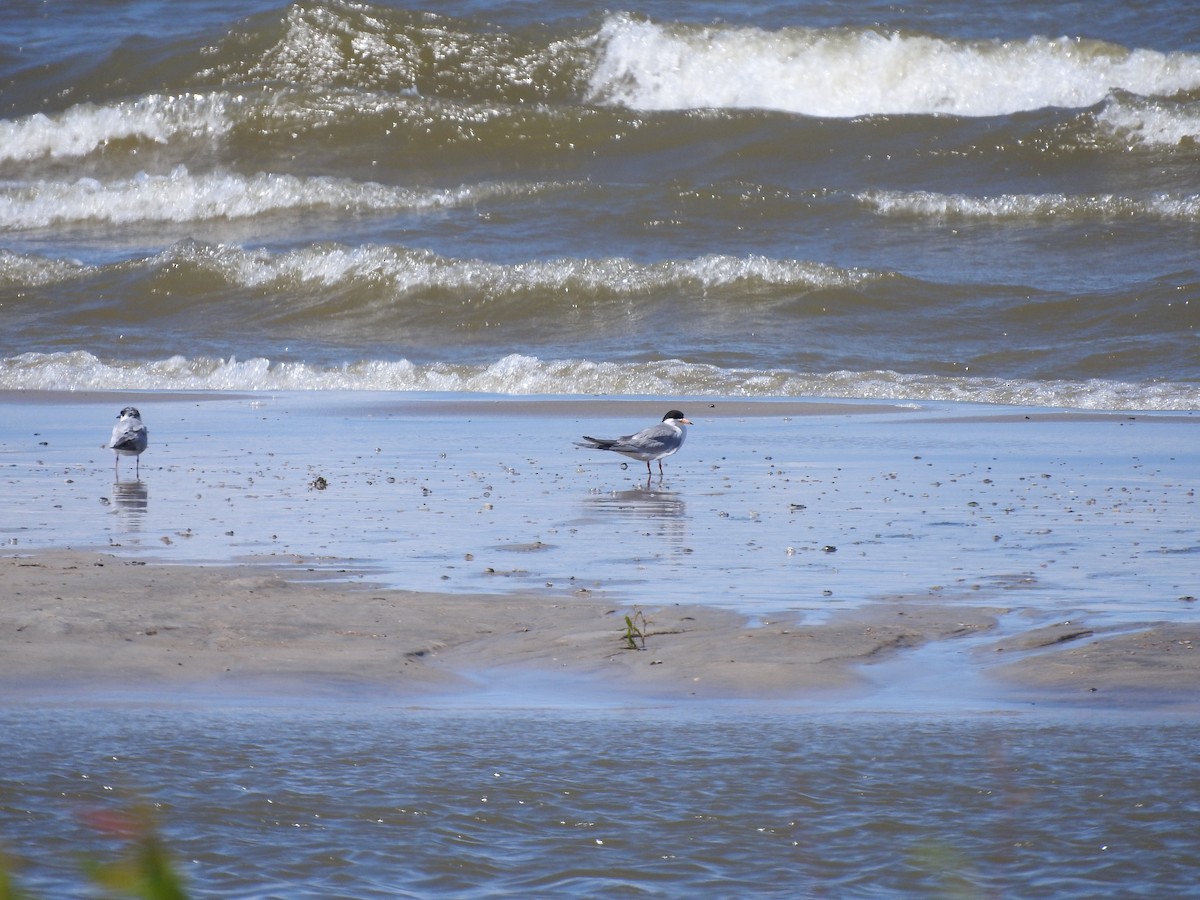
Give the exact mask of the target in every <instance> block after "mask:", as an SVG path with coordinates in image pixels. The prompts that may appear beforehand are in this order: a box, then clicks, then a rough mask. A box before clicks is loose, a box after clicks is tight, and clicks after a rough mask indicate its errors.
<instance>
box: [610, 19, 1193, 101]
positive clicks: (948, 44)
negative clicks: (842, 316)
mask: <svg viewBox="0 0 1200 900" xmlns="http://www.w3.org/2000/svg"><path fill="white" fill-rule="evenodd" d="M596 52H597V59H596V65H595V69H594V71H593V72H592V75H591V80H590V94H591V99H592V100H593V101H595V102H602V103H609V104H614V105H620V106H626V107H630V108H633V109H643V110H664V109H699V108H727V109H755V108H757V109H772V110H781V111H785V112H793V113H800V114H804V115H812V116H829V117H850V116H860V115H871V114H947V115H958V116H992V115H1004V114H1010V113H1014V112H1018V111H1021V110H1033V109H1042V108H1045V107H1054V106H1058V107H1068V108H1082V107H1088V106H1092V105H1094V104H1096V103H1099V102H1101V101H1102V100H1104V98H1105V97H1107V96H1108V95H1109V94H1111V93H1113V92H1114V91H1127V92H1129V93H1132V94H1138V95H1142V96H1156V95H1170V94H1174V93H1176V92H1179V91H1185V90H1194V89H1196V88H1198V87H1200V55H1197V54H1188V53H1170V54H1164V53H1159V52H1157V51H1152V50H1141V49H1135V50H1127V49H1125V48H1122V47H1118V46H1116V45H1112V44H1104V43H1100V42H1096V41H1085V40H1078V39H1071V38H1057V39H1051V38H1044V37H1030V38H1028V39H1026V40H1023V41H999V40H995V41H958V40H948V39H943V38H939V37H933V36H924V35H915V34H900V33H894V32H882V31H878V30H874V29H862V30H857V29H832V30H818V29H812V28H786V29H782V30H779V31H764V30H762V29H758V28H733V27H728V26H713V27H700V26H685V25H678V24H675V25H664V24H657V23H654V22H650V21H646V20H643V19H638V18H634V17H631V16H628V15H613V16H610V17H609V18H608V19H607V20H606V21H605V23H604V24H603V26H602V27H601V29H600V31H599V33H598V35H597V38H596Z"/></svg>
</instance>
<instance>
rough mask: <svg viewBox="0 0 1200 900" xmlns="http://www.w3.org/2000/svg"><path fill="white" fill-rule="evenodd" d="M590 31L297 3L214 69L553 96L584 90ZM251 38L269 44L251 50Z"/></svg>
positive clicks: (513, 96)
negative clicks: (272, 29) (518, 27)
mask: <svg viewBox="0 0 1200 900" xmlns="http://www.w3.org/2000/svg"><path fill="white" fill-rule="evenodd" d="M583 37H584V36H583V35H582V34H572V35H563V34H557V35H550V34H548V33H545V32H542V31H538V32H537V33H536V34H535V35H531V36H529V37H525V36H522V35H518V34H514V33H512V32H507V31H504V30H502V29H498V28H488V27H483V28H481V27H479V26H478V24H477V23H474V22H471V21H469V20H465V19H457V18H451V17H448V16H443V15H438V14H435V13H429V12H423V11H418V10H403V9H390V8H387V7H384V6H369V5H364V4H361V3H347V2H339V0H328V2H324V3H314V4H301V3H298V4H293V5H292V6H290V7H289V8H288V9H287V12H286V14H285V15H284V18H283V20H282V22H281V23H279V27H278V31H277V33H274V34H270V35H258V34H255V35H253V36H252V37H250V38H247V37H246V36H242V35H236V34H235V35H233V36H231V38H230V39H229V40H228V41H227V42H226V44H225V46H223V47H222V48H220V49H219V51H218V57H219V60H218V62H217V63H216V65H215V66H214V73H215V74H216V76H217V77H218V78H219V79H220V80H221V81H222V82H223V83H225V84H226V85H236V86H241V85H245V84H262V83H268V84H280V85H289V86H292V85H301V86H304V87H307V88H312V89H319V90H328V89H335V90H336V89H342V88H353V89H355V90H365V91H386V92H391V93H399V94H409V95H413V96H439V97H444V98H455V99H460V100H461V99H468V98H471V99H476V100H484V99H486V100H491V101H496V102H505V103H531V102H548V101H554V100H565V99H568V98H570V97H571V96H573V95H575V94H577V92H578V84H579V82H580V79H581V74H580V71H579V69H580V66H581V65H582V64H583V62H584V61H585V60H586V51H585V47H584V41H583ZM247 39H251V40H254V41H255V42H257V41H259V40H263V39H265V40H266V41H268V42H269V46H267V47H265V48H264V49H263V50H262V51H261V52H259V53H256V54H254V55H253V56H249V55H247V54H246V53H245V52H244V43H245V41H246V40H247Z"/></svg>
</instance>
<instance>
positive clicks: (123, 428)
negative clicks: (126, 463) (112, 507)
mask: <svg viewBox="0 0 1200 900" xmlns="http://www.w3.org/2000/svg"><path fill="white" fill-rule="evenodd" d="M149 444H150V432H149V430H148V429H147V428H146V426H145V425H143V424H142V414H141V413H140V412H138V411H137V409H136V408H134V407H132V406H127V407H125V408H124V409H123V410H121V413H120V415H118V416H117V424H116V425H114V426H113V430H112V440H110V441H109V442H108V446H109V447H110V448H111V449H112V450H113V451H114V453H115V457H114V459H113V476H114V477H115V478H116V480H117V481H120V480H121V471H120V467H121V457H122V456H132V457H133V459H134V477H135V478H138V477H140V476H141V473H142V470H141V462H140V460H139V459H138V457H140V456H141V455H142V451H143V450H145V449H146V447H147V446H149Z"/></svg>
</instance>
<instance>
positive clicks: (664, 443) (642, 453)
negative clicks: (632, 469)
mask: <svg viewBox="0 0 1200 900" xmlns="http://www.w3.org/2000/svg"><path fill="white" fill-rule="evenodd" d="M691 424H692V423H691V422H689V421H688V420H687V419H685V418H684V417H683V413H681V412H680V411H679V410H677V409H673V410H671V411H670V412H668V413H667V414H666V415H665V416H663V418H662V422H661V423H660V424H658V425H651V426H650V427H649V428H643V429H642V430H641V431H639V432H637V434H627V435H625V436H624V437H619V438H594V437H588V436H587V435H586V434H585V435H584V436H583V439H584V441H586V442H587V443H582V444H581V443H579V442H578V441H577V442H576V443H575V446H576V447H584V448H586V449H588V450H612V451H613V452H614V453H620V454H621V455H623V456H628V457H629V458H630V459H640V460H641V461H642V462H644V463H645V464H646V475H647V476H649V475H650V474H652V473H651V471H650V463H651V462H653V461H654V460H658V474H659V477H661V476H662V474H663V464H662V461H663V459H664V457H667V456H670V455H671V454H673V453H675V452H676V451H677V450H678V449H679V448H680V447H682V446H683V441H684V439H685V438H686V437H687V429H686V428H684V427H683V426H684V425H691Z"/></svg>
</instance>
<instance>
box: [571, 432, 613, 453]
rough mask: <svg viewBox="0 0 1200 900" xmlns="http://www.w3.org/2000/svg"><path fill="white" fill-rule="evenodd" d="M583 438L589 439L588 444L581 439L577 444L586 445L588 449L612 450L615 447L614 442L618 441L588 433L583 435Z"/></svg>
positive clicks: (579, 445) (577, 445)
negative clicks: (582, 442) (589, 435)
mask: <svg viewBox="0 0 1200 900" xmlns="http://www.w3.org/2000/svg"><path fill="white" fill-rule="evenodd" d="M583 439H584V440H585V441H587V443H586V444H581V443H580V442H579V441H576V442H575V446H576V447H584V448H586V449H588V450H611V449H612V448H613V444H615V443H617V442H616V441H615V440H609V439H608V438H594V437H588V436H587V435H586V434H585V435H584V436H583Z"/></svg>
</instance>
